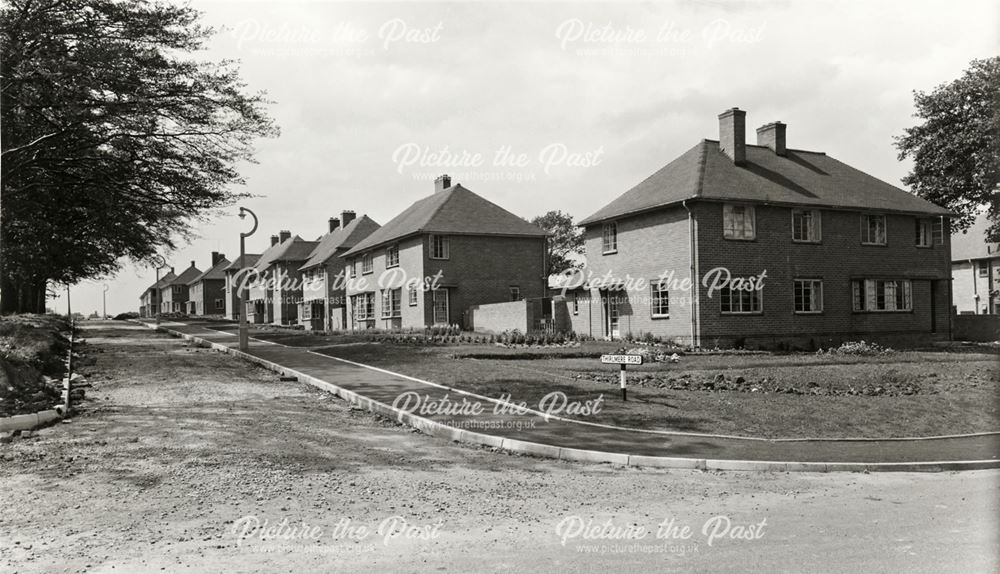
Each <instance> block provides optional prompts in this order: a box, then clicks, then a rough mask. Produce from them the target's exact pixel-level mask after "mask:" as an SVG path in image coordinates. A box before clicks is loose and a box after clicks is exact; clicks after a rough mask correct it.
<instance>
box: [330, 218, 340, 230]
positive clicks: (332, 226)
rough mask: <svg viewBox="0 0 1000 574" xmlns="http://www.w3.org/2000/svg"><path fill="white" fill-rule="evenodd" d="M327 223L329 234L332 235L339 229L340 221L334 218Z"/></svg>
mask: <svg viewBox="0 0 1000 574" xmlns="http://www.w3.org/2000/svg"><path fill="white" fill-rule="evenodd" d="M328 223H329V224H330V233H333V232H334V231H336V230H337V228H338V227H340V220H339V219H337V218H336V217H331V218H330V219H329V221H328Z"/></svg>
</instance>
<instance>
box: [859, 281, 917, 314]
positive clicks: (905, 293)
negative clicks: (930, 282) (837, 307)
mask: <svg viewBox="0 0 1000 574" xmlns="http://www.w3.org/2000/svg"><path fill="white" fill-rule="evenodd" d="M888 284H892V299H891V301H892V307H893V308H892V309H889V308H888V302H889V301H890V298H889V294H888V292H887V291H886V290H885V286H886V285H888ZM869 285H871V286H872V291H871V292H869V290H868V286H869ZM880 285H881V286H882V288H883V290H882V292H881V293H880V292H879V286H880ZM880 298H881V300H882V306H883V307H885V308H879V306H878V301H879V299H880ZM900 299H901V300H902V302H903V308H899V307H898V305H897V303H898V302H899V300H900ZM872 301H874V302H875V306H874V307H871V306H870V305H869V303H870V302H872ZM907 304H909V306H908V307H907V306H906V305H907ZM851 311H852V312H853V313H912V312H913V281H912V280H910V279H879V278H872V277H867V278H863V279H851Z"/></svg>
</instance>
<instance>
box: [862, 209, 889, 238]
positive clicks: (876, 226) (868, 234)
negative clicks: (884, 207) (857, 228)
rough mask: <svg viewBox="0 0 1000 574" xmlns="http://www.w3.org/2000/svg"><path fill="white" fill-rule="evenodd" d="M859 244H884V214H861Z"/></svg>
mask: <svg viewBox="0 0 1000 574" xmlns="http://www.w3.org/2000/svg"><path fill="white" fill-rule="evenodd" d="M861 244H862V245H885V216H884V215H862V216H861Z"/></svg>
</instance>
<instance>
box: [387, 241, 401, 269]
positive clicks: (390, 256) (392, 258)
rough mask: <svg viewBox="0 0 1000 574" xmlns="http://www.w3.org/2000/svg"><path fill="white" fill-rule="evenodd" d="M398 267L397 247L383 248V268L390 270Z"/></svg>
mask: <svg viewBox="0 0 1000 574" xmlns="http://www.w3.org/2000/svg"><path fill="white" fill-rule="evenodd" d="M393 267H399V245H390V246H388V247H386V248H385V268H386V269H392V268H393Z"/></svg>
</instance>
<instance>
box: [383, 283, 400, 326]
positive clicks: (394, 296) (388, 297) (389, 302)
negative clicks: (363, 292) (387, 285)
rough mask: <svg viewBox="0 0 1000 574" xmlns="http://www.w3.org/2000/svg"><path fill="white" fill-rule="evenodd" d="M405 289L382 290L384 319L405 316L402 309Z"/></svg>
mask: <svg viewBox="0 0 1000 574" xmlns="http://www.w3.org/2000/svg"><path fill="white" fill-rule="evenodd" d="M402 300H403V289H402V288H397V289H383V290H382V318H384V319H388V318H389V317H399V316H401V315H402V314H403V309H402V305H401V303H402Z"/></svg>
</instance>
